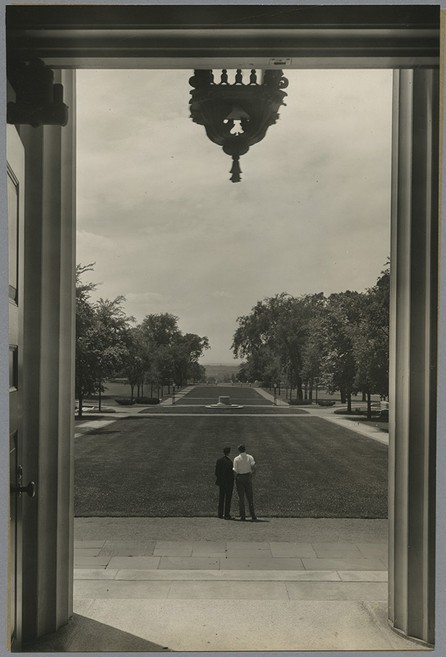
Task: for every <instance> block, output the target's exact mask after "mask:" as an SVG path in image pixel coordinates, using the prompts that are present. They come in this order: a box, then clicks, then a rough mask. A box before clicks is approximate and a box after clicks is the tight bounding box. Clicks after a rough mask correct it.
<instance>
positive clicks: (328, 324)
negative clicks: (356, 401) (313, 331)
mask: <svg viewBox="0 0 446 657" xmlns="http://www.w3.org/2000/svg"><path fill="white" fill-rule="evenodd" d="M362 312H363V295H362V294H361V293H359V292H351V291H347V292H339V293H335V294H331V295H330V296H329V298H328V301H327V306H326V313H325V317H324V321H323V324H324V329H323V330H324V333H325V340H324V355H323V380H324V383H325V386H326V387H327V390H328V391H329V392H335V391H336V390H339V392H340V394H341V401H342V402H347V410H348V412H351V400H352V393H353V392H354V391H355V377H356V370H357V364H356V355H355V336H356V335H357V333H358V331H359V330H360V329H359V323H360V319H361V316H362Z"/></svg>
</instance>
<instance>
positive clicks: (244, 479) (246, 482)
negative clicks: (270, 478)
mask: <svg viewBox="0 0 446 657" xmlns="http://www.w3.org/2000/svg"><path fill="white" fill-rule="evenodd" d="M238 451H239V455H238V456H236V457H235V459H234V463H233V466H232V468H233V470H234V477H235V485H236V487H237V493H238V502H239V507H240V520H246V515H245V495H246V498H247V500H248V505H249V513H250V514H251V520H257V518H256V514H255V511H254V500H253V493H252V475H253V474H254V472H255V469H256V462H255V461H254V458H253V457H252V456H251V454H247V453H246V447H245V446H244V445H240V446H239V448H238Z"/></svg>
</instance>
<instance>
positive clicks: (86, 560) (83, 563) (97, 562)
mask: <svg viewBox="0 0 446 657" xmlns="http://www.w3.org/2000/svg"><path fill="white" fill-rule="evenodd" d="M109 561H110V558H109V557H82V556H77V554H75V555H74V567H75V568H84V567H85V568H92V567H93V568H101V567H102V568H105V567H106V566H107V565H108V563H109Z"/></svg>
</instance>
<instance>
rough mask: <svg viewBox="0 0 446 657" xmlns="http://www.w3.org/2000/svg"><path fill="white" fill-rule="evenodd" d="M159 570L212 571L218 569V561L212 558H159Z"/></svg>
mask: <svg viewBox="0 0 446 657" xmlns="http://www.w3.org/2000/svg"><path fill="white" fill-rule="evenodd" d="M159 568H167V569H169V570H195V569H203V568H204V569H205V570H214V569H217V570H218V569H219V568H220V559H218V558H212V557H161V560H160V564H159Z"/></svg>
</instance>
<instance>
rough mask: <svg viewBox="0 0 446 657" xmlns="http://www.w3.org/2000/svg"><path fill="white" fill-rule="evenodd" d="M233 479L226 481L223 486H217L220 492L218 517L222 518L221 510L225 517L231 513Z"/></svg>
mask: <svg viewBox="0 0 446 657" xmlns="http://www.w3.org/2000/svg"><path fill="white" fill-rule="evenodd" d="M233 488H234V481H227V482H226V483H225V484H223V486H219V489H220V494H219V496H218V517H219V518H223V511H224V515H225V516H226V517H228V516H230V515H231V500H232V490H233Z"/></svg>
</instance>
